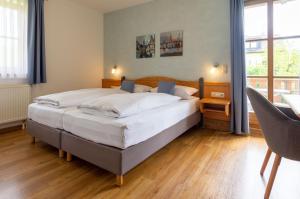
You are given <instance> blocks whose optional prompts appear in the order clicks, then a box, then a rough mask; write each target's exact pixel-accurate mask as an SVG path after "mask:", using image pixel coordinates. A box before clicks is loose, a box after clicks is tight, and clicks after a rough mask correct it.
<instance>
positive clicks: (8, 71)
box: [0, 0, 28, 80]
mask: <svg viewBox="0 0 300 199" xmlns="http://www.w3.org/2000/svg"><path fill="white" fill-rule="evenodd" d="M27 2H28V1H27V0H0V80H14V79H26V78H27V20H28V19H27V18H28V15H27V11H28V3H27Z"/></svg>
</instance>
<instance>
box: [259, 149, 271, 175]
mask: <svg viewBox="0 0 300 199" xmlns="http://www.w3.org/2000/svg"><path fill="white" fill-rule="evenodd" d="M271 154H272V151H271V149H270V148H268V151H267V153H266V156H265V159H264V162H263V165H262V167H261V169H260V175H262V176H263V175H264V172H265V170H266V167H267V165H268V162H269V160H270V157H271Z"/></svg>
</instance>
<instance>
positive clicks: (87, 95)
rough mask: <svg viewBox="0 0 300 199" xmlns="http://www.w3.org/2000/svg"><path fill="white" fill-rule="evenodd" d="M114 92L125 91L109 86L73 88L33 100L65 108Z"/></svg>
mask: <svg viewBox="0 0 300 199" xmlns="http://www.w3.org/2000/svg"><path fill="white" fill-rule="evenodd" d="M115 93H126V92H125V91H122V90H120V89H111V88H93V89H81V90H73V91H67V92H61V93H54V94H50V95H44V96H40V97H37V98H35V99H34V102H36V103H38V104H43V105H47V106H51V107H55V108H66V107H71V106H78V105H80V104H81V103H82V102H84V101H86V100H90V99H93V98H99V97H102V96H106V95H111V94H115Z"/></svg>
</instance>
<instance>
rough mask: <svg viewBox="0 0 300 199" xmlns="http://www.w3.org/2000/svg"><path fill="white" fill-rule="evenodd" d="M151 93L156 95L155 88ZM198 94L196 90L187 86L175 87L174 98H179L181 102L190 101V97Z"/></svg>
mask: <svg viewBox="0 0 300 199" xmlns="http://www.w3.org/2000/svg"><path fill="white" fill-rule="evenodd" d="M151 92H152V93H157V87H156V88H152V89H151ZM197 92H198V89H196V88H193V87H188V86H180V85H176V86H175V93H174V95H175V96H178V97H181V99H183V100H187V99H191V96H192V95H194V94H195V93H197Z"/></svg>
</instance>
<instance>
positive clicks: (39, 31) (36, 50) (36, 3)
mask: <svg viewBox="0 0 300 199" xmlns="http://www.w3.org/2000/svg"><path fill="white" fill-rule="evenodd" d="M28 81H29V83H30V84H39V83H46V56H45V32H44V0H28Z"/></svg>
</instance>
